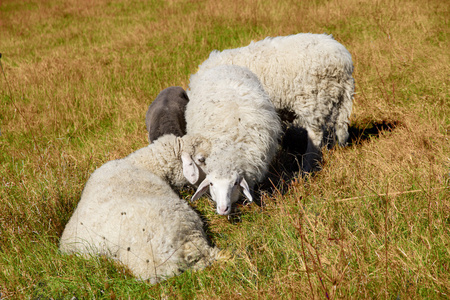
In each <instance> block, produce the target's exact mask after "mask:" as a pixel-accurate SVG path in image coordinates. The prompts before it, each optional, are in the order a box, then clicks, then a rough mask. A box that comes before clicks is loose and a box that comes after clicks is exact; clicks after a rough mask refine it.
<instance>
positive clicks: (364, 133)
mask: <svg viewBox="0 0 450 300" xmlns="http://www.w3.org/2000/svg"><path fill="white" fill-rule="evenodd" d="M281 116H282V115H281ZM282 120H283V121H284V120H285V119H283V118H282ZM399 125H401V124H400V122H399V121H388V120H383V121H381V122H364V123H359V124H352V125H351V126H350V127H349V130H348V131H349V139H348V142H347V144H348V145H349V146H350V145H353V146H357V147H359V146H361V145H362V144H364V142H365V141H367V140H369V139H373V138H378V137H379V136H380V134H381V133H382V132H386V131H388V132H389V131H392V130H394V129H395V128H396V127H397V126H399ZM307 142H308V137H307V132H306V130H305V129H303V128H296V127H294V126H292V125H290V124H289V122H283V135H282V137H281V141H280V145H281V147H280V148H281V149H280V150H279V151H278V153H277V155H276V157H275V159H274V160H273V161H272V164H271V165H270V168H269V173H268V176H267V178H266V179H265V180H264V181H263V182H262V183H260V184H258V185H257V186H256V187H255V191H254V193H255V196H256V197H255V198H256V201H255V202H256V204H257V205H258V206H263V203H261V196H262V195H263V194H269V195H273V194H274V193H281V194H282V195H284V194H285V193H286V192H287V190H288V188H289V185H290V182H291V181H292V180H293V179H295V178H297V177H298V176H304V175H305V173H304V172H303V171H302V167H301V166H302V157H303V156H304V155H305V152H306V145H307ZM318 171H320V164H319V165H318V168H316V171H314V172H312V173H311V174H310V176H314V174H315V173H316V172H318Z"/></svg>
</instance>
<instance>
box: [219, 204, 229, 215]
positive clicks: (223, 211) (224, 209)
mask: <svg viewBox="0 0 450 300" xmlns="http://www.w3.org/2000/svg"><path fill="white" fill-rule="evenodd" d="M230 208H231V207H230V205H227V206H225V207H217V213H218V214H219V215H223V216H224V215H228V214H230V211H231V209H230Z"/></svg>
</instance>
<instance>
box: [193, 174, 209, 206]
mask: <svg viewBox="0 0 450 300" xmlns="http://www.w3.org/2000/svg"><path fill="white" fill-rule="evenodd" d="M208 188H209V179H208V178H205V180H203V181H202V183H200V185H199V186H198V189H197V191H196V192H195V194H194V195H192V198H191V201H192V202H193V201H195V200H197V199H198V198H200V197H201V196H202V195H203V194H204V193H205V192H206V191H207V190H208Z"/></svg>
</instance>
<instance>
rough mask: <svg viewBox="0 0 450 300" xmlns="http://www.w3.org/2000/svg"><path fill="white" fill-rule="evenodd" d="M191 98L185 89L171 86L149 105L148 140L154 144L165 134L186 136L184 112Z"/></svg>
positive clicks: (146, 116)
mask: <svg viewBox="0 0 450 300" xmlns="http://www.w3.org/2000/svg"><path fill="white" fill-rule="evenodd" d="M188 102H189V98H188V96H187V95H186V92H185V90H184V89H183V88H181V87H179V86H171V87H168V88H166V89H164V90H162V91H161V92H160V93H159V95H158V96H157V97H156V99H155V100H154V101H153V102H152V103H151V104H150V105H149V107H148V110H147V113H146V115H145V125H146V127H147V131H148V140H149V142H150V143H152V142H153V141H154V140H156V139H157V138H158V137H160V136H162V135H164V134H169V133H171V134H174V135H175V136H183V135H185V134H186V120H185V119H184V111H185V110H186V104H187V103H188Z"/></svg>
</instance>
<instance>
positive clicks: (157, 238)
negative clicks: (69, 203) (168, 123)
mask: <svg viewBox="0 0 450 300" xmlns="http://www.w3.org/2000/svg"><path fill="white" fill-rule="evenodd" d="M207 152H209V145H208V143H207V142H204V139H200V138H190V137H189V138H188V137H187V136H184V137H183V138H180V137H175V136H174V135H164V136H162V137H160V138H159V139H158V140H156V141H155V142H154V143H152V144H150V145H149V146H147V147H145V148H142V149H140V150H137V151H136V152H134V153H132V154H130V155H129V156H127V157H126V158H123V159H118V160H114V161H110V162H108V163H106V164H104V165H103V166H101V167H100V168H98V169H97V170H96V171H95V172H94V173H93V174H92V175H91V177H90V178H89V180H88V182H87V183H86V186H85V188H84V190H83V193H82V196H81V200H80V202H79V203H78V206H77V208H76V210H75V211H74V213H73V215H72V217H71V218H70V220H69V222H68V224H67V225H66V228H65V229H64V232H63V234H62V237H61V241H60V249H61V250H62V251H63V252H65V253H81V254H83V255H86V256H89V255H97V254H100V255H106V256H109V257H113V258H115V259H117V260H119V261H120V262H122V263H123V264H124V265H126V266H127V267H129V269H130V270H131V271H132V273H133V274H134V275H135V276H137V277H139V278H141V279H145V280H146V279H148V280H150V282H151V283H155V282H158V281H160V280H164V279H165V278H168V277H170V276H174V275H177V274H180V273H181V272H183V271H184V270H187V269H194V270H196V269H201V268H204V267H205V266H208V265H209V264H211V262H212V261H214V259H215V258H216V256H217V254H218V251H219V250H218V249H217V248H215V247H211V246H210V245H209V244H208V241H207V237H206V235H205V232H204V231H203V223H202V221H201V219H200V217H199V216H198V215H197V214H196V213H195V212H194V210H193V209H192V208H191V207H190V206H189V205H188V203H187V202H186V201H184V200H182V199H180V198H179V197H178V195H177V194H176V193H175V192H174V191H173V190H172V188H171V187H170V185H169V184H168V183H167V181H169V182H171V183H172V184H175V185H180V184H183V183H186V179H184V178H183V175H182V173H183V172H182V171H181V168H182V163H181V159H180V156H181V155H184V156H190V155H194V156H195V155H197V154H201V155H204V154H205V153H207ZM184 159H185V160H186V157H185V158H184ZM191 162H193V161H191Z"/></svg>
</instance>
